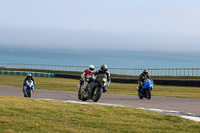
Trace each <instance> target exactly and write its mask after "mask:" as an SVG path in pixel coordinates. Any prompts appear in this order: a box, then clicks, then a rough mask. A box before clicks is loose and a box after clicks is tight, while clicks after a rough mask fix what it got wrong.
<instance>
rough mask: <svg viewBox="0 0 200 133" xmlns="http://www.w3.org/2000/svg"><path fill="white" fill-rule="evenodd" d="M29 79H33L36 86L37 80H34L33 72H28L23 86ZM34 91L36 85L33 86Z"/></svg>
mask: <svg viewBox="0 0 200 133" xmlns="http://www.w3.org/2000/svg"><path fill="white" fill-rule="evenodd" d="M27 80H32V81H33V84H34V86H35V80H34V77H33V76H32V75H31V73H28V74H27V76H26V78H25V79H24V83H23V86H25V85H26V81H27ZM33 91H34V87H33Z"/></svg>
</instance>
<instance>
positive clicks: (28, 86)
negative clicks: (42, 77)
mask: <svg viewBox="0 0 200 133" xmlns="http://www.w3.org/2000/svg"><path fill="white" fill-rule="evenodd" d="M33 90H34V83H33V81H32V80H27V81H26V82H25V85H24V87H23V92H24V97H29V98H30V97H31V94H32V92H33Z"/></svg>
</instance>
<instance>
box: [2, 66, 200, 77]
mask: <svg viewBox="0 0 200 133" xmlns="http://www.w3.org/2000/svg"><path fill="white" fill-rule="evenodd" d="M0 70H11V71H31V72H47V73H63V74H75V75H81V74H82V73H83V72H72V71H55V70H41V69H25V68H0ZM111 77H116V78H138V76H130V75H118V74H111ZM151 77H152V78H153V79H156V78H157V79H200V77H198V76H151Z"/></svg>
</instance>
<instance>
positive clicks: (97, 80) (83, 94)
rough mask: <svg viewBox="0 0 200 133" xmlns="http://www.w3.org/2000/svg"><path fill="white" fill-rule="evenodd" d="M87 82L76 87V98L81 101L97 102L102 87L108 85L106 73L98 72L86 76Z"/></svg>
mask: <svg viewBox="0 0 200 133" xmlns="http://www.w3.org/2000/svg"><path fill="white" fill-rule="evenodd" d="M86 80H87V82H86V83H85V84H84V85H83V86H82V87H80V86H79V88H78V98H79V99H80V100H82V101H86V100H89V99H91V100H93V101H94V102H97V101H98V100H99V99H100V97H101V95H102V92H103V88H104V87H108V86H109V83H108V80H107V75H106V74H98V75H97V76H96V77H95V76H94V75H92V76H89V75H88V77H86Z"/></svg>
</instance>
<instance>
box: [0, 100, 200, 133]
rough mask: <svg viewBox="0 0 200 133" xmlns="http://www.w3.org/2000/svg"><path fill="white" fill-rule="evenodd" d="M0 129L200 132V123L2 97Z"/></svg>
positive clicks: (147, 113) (107, 108)
mask: <svg viewBox="0 0 200 133" xmlns="http://www.w3.org/2000/svg"><path fill="white" fill-rule="evenodd" d="M0 102H1V104H0V118H1V119H0V132H8V133H12V132H42V133H45V132H52V133H53V132H63V133H64V132H74V133H76V132H77V133H78V132H104V133H105V132H108V133H110V132H113V133H116V132H138V133H147V132H148V133H153V132H163V133H173V132H176V133H184V132H191V133H197V132H200V124H199V123H197V122H194V121H190V120H187V119H183V118H180V117H177V116H170V115H162V114H158V113H155V112H151V111H146V110H140V109H135V108H128V107H126V108H124V107H110V106H99V105H81V104H73V103H63V102H58V101H45V100H34V99H28V98H19V97H0Z"/></svg>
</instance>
